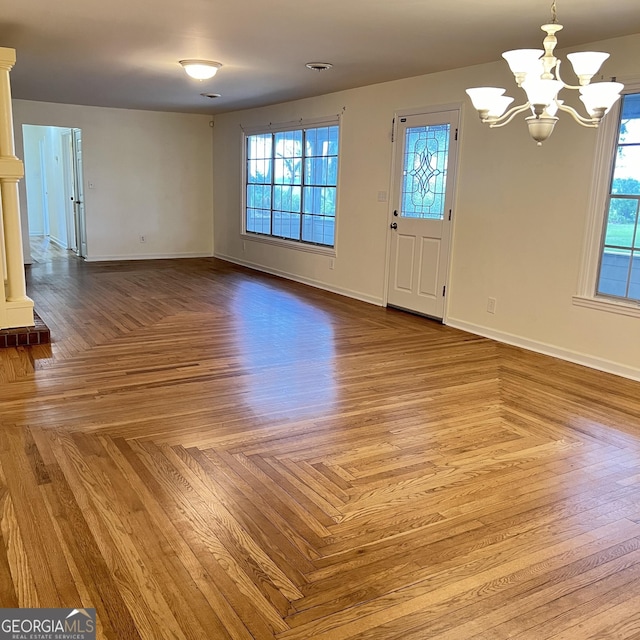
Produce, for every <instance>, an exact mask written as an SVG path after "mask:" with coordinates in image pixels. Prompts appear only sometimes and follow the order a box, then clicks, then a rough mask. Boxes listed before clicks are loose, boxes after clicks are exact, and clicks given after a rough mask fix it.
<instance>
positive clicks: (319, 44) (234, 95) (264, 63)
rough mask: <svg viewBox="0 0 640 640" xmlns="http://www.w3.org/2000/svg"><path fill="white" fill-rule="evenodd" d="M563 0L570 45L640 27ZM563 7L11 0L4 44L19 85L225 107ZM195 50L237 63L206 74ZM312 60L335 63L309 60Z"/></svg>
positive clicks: (496, 1)
mask: <svg viewBox="0 0 640 640" xmlns="http://www.w3.org/2000/svg"><path fill="white" fill-rule="evenodd" d="M557 4H558V21H559V22H561V23H562V24H564V25H565V28H564V30H563V31H561V32H560V33H559V34H558V40H559V46H560V47H561V48H562V47H569V46H575V45H581V44H583V43H586V42H592V41H595V40H602V39H605V38H610V37H615V36H620V35H627V34H631V33H639V32H640V2H639V0H557ZM550 9H551V2H550V0H440V1H438V2H434V1H433V0H180V1H176V0H57V1H53V2H52V1H51V0H2V2H1V11H0V46H4V47H13V48H15V49H16V50H17V55H18V63H17V64H16V67H15V68H14V70H13V71H12V74H11V82H12V91H13V96H14V97H15V98H22V99H25V100H40V101H50V102H64V103H70V104H84V105H99V106H111V107H126V108H132V109H152V110H161V111H183V112H191V113H208V114H213V113H219V112H223V111H230V110H235V109H243V108H248V107H254V106H259V105H266V104H273V103H277V102H284V101H288V100H292V99H296V98H302V97H307V96H313V95H319V94H324V93H329V92H332V91H338V90H341V89H347V88H351V87H357V86H363V85H368V84H373V83H377V82H383V81H386V80H393V79H398V78H406V77H410V76H416V75H421V74H425V73H432V72H435V71H441V70H446V69H453V68H457V67H465V66H470V65H474V64H480V63H483V62H489V61H493V60H498V59H499V57H500V54H501V52H502V51H504V50H507V49H515V48H523V47H536V48H538V47H540V45H541V40H542V37H543V35H544V34H543V33H542V31H540V29H539V27H540V25H541V24H542V23H543V22H548V21H549V19H550ZM183 58H205V59H209V60H215V61H218V62H221V63H222V64H223V65H224V66H223V67H222V69H221V70H220V71H219V72H218V75H217V76H216V77H215V78H213V79H212V80H209V81H204V82H199V81H197V80H192V79H190V78H188V77H187V76H186V74H185V73H184V72H183V70H182V68H181V67H180V66H179V65H178V60H180V59H183ZM310 61H321V62H330V63H332V64H333V65H334V68H333V69H331V70H330V71H323V72H317V71H309V70H308V69H306V68H305V63H306V62H310ZM505 64H506V63H505ZM605 71H606V66H605ZM478 82H479V83H481V82H482V79H480V78H479V79H478ZM201 92H213V93H220V94H222V97H221V98H217V99H215V100H211V99H209V98H203V97H202V96H200V93H201Z"/></svg>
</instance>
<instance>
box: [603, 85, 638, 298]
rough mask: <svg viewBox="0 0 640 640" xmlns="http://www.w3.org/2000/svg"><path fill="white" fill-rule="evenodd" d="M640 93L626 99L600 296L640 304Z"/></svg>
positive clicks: (612, 183) (611, 188) (610, 198)
mask: <svg viewBox="0 0 640 640" xmlns="http://www.w3.org/2000/svg"><path fill="white" fill-rule="evenodd" d="M639 214H640V93H630V94H627V95H625V96H623V98H622V105H621V108H620V121H619V125H618V131H617V144H616V149H615V156H614V160H613V168H612V172H611V179H610V183H609V194H608V198H607V205H606V216H605V217H606V220H605V226H604V232H603V237H602V248H601V253H600V267H599V272H598V281H597V288H596V293H597V294H598V295H603V296H610V297H614V298H618V299H621V300H623V301H624V300H628V301H631V302H640V224H639V223H638V216H639Z"/></svg>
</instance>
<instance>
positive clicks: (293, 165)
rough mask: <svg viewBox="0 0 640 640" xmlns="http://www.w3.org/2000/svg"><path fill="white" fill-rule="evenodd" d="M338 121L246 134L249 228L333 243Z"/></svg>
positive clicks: (270, 234)
mask: <svg viewBox="0 0 640 640" xmlns="http://www.w3.org/2000/svg"><path fill="white" fill-rule="evenodd" d="M338 134H339V126H338V124H327V125H324V126H312V127H311V126H310V127H303V128H300V129H292V130H283V131H270V132H268V133H267V132H264V133H256V134H252V135H247V136H246V181H245V189H246V192H245V232H246V233H256V234H260V235H266V236H272V237H275V238H283V239H286V240H294V241H297V242H302V243H307V244H314V245H322V246H328V247H333V246H334V245H335V221H336V191H337V184H338V137H339V135H338Z"/></svg>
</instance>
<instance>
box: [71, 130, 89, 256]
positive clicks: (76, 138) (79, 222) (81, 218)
mask: <svg viewBox="0 0 640 640" xmlns="http://www.w3.org/2000/svg"><path fill="white" fill-rule="evenodd" d="M71 132H72V134H73V157H74V162H75V171H74V174H75V193H74V202H73V205H74V207H75V222H76V238H77V245H78V251H77V253H78V255H79V256H81V257H82V258H86V257H87V230H86V224H85V212H84V177H83V174H82V130H81V129H72V130H71Z"/></svg>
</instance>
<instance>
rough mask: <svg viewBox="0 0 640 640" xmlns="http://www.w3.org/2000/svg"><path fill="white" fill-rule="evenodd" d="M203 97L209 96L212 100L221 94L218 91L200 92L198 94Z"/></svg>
mask: <svg viewBox="0 0 640 640" xmlns="http://www.w3.org/2000/svg"><path fill="white" fill-rule="evenodd" d="M200 95H201V96H202V97H203V98H211V99H212V100H214V99H215V98H221V97H222V94H220V93H201V94H200Z"/></svg>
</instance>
